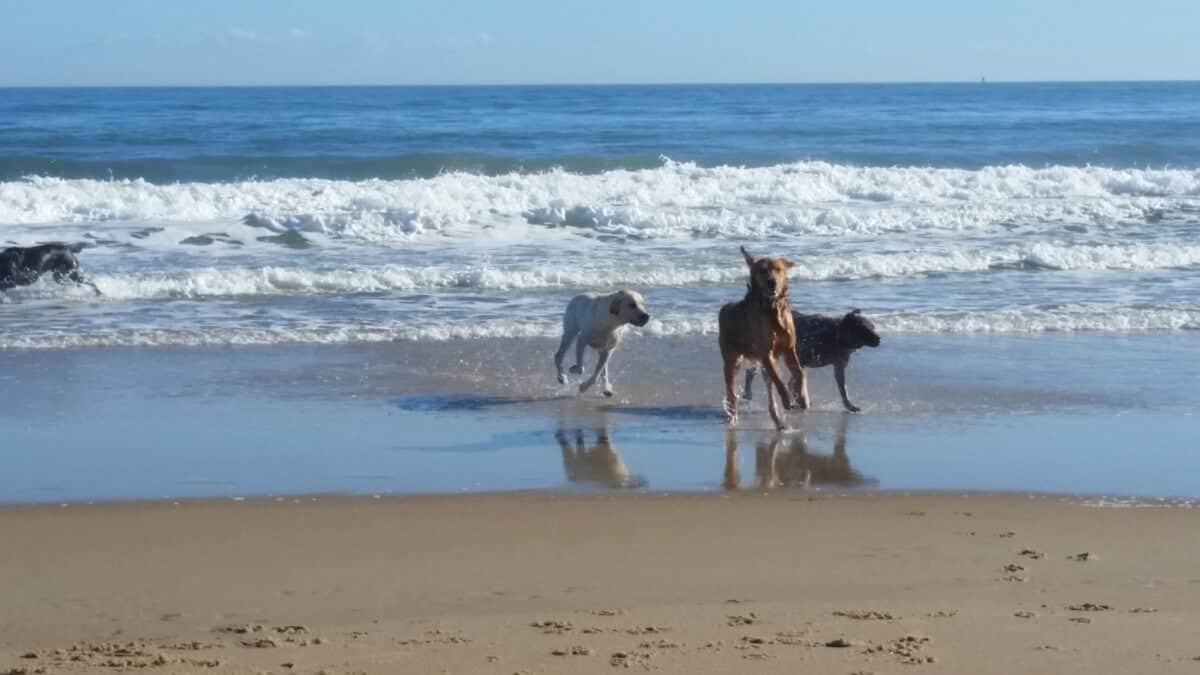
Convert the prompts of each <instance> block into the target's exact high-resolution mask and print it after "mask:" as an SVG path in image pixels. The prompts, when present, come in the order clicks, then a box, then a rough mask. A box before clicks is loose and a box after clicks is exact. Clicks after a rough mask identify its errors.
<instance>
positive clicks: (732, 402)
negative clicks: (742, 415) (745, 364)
mask: <svg viewBox="0 0 1200 675" xmlns="http://www.w3.org/2000/svg"><path fill="white" fill-rule="evenodd" d="M721 357H722V358H723V359H724V360H725V422H726V423H727V424H730V425H733V424H737V421H738V410H737V402H738V399H737V372H738V367H739V366H741V365H742V357H741V355H740V354H735V353H733V352H723V353H722V354H721Z"/></svg>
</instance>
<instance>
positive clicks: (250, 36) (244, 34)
mask: <svg viewBox="0 0 1200 675" xmlns="http://www.w3.org/2000/svg"><path fill="white" fill-rule="evenodd" d="M229 37H231V38H233V39H234V40H257V39H258V33H256V32H254V31H252V30H248V29H246V28H238V27H237V26H234V27H233V28H230V29H229Z"/></svg>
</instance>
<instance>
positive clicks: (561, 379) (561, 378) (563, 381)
mask: <svg viewBox="0 0 1200 675" xmlns="http://www.w3.org/2000/svg"><path fill="white" fill-rule="evenodd" d="M558 383H559V384H566V383H567V376H566V375H563V374H562V373H559V374H558Z"/></svg>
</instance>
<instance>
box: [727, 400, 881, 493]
mask: <svg viewBox="0 0 1200 675" xmlns="http://www.w3.org/2000/svg"><path fill="white" fill-rule="evenodd" d="M850 417H851V415H839V419H838V424H837V430H836V433H835V435H834V441H833V454H831V455H821V454H813V453H812V452H809V447H808V440H807V438H805V435H804V433H803V432H800V433H798V434H796V435H794V436H791V437H790V438H788V439H787V443H786V445H787V449H786V450H780V447H781V446H782V445H784V436H783V434H780V433H778V432H776V433H773V434H771V436H769V437H767V438H764V439H763V440H761V441H759V442H758V443H757V444H756V446H755V449H754V482H753V485H751V486H745V487H754V488H759V489H770V488H778V487H802V488H805V487H809V486H810V485H837V486H840V487H858V486H861V485H866V484H871V483H874V482H875V481H874V479H871V478H867V477H866V476H863V475H862V474H861V473H859V472H858V471H857V470H855V469H854V467H852V466H851V465H850V456H849V455H847V454H846V429H847V427H848V426H849V424H850ZM721 485H722V486H723V487H724V488H725V489H726V490H738V489H741V488H742V487H744V486H743V485H742V472H741V469H740V467H739V465H738V436H737V432H736V431H735V430H734V429H727V430H726V432H725V471H724V480H723V481H722V483H721Z"/></svg>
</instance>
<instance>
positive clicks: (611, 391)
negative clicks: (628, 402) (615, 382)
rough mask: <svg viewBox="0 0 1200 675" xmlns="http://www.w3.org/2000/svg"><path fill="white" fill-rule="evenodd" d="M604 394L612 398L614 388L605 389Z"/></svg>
mask: <svg viewBox="0 0 1200 675" xmlns="http://www.w3.org/2000/svg"><path fill="white" fill-rule="evenodd" d="M604 395H605V396H606V397H608V398H612V397H613V390H612V389H605V390H604Z"/></svg>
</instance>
